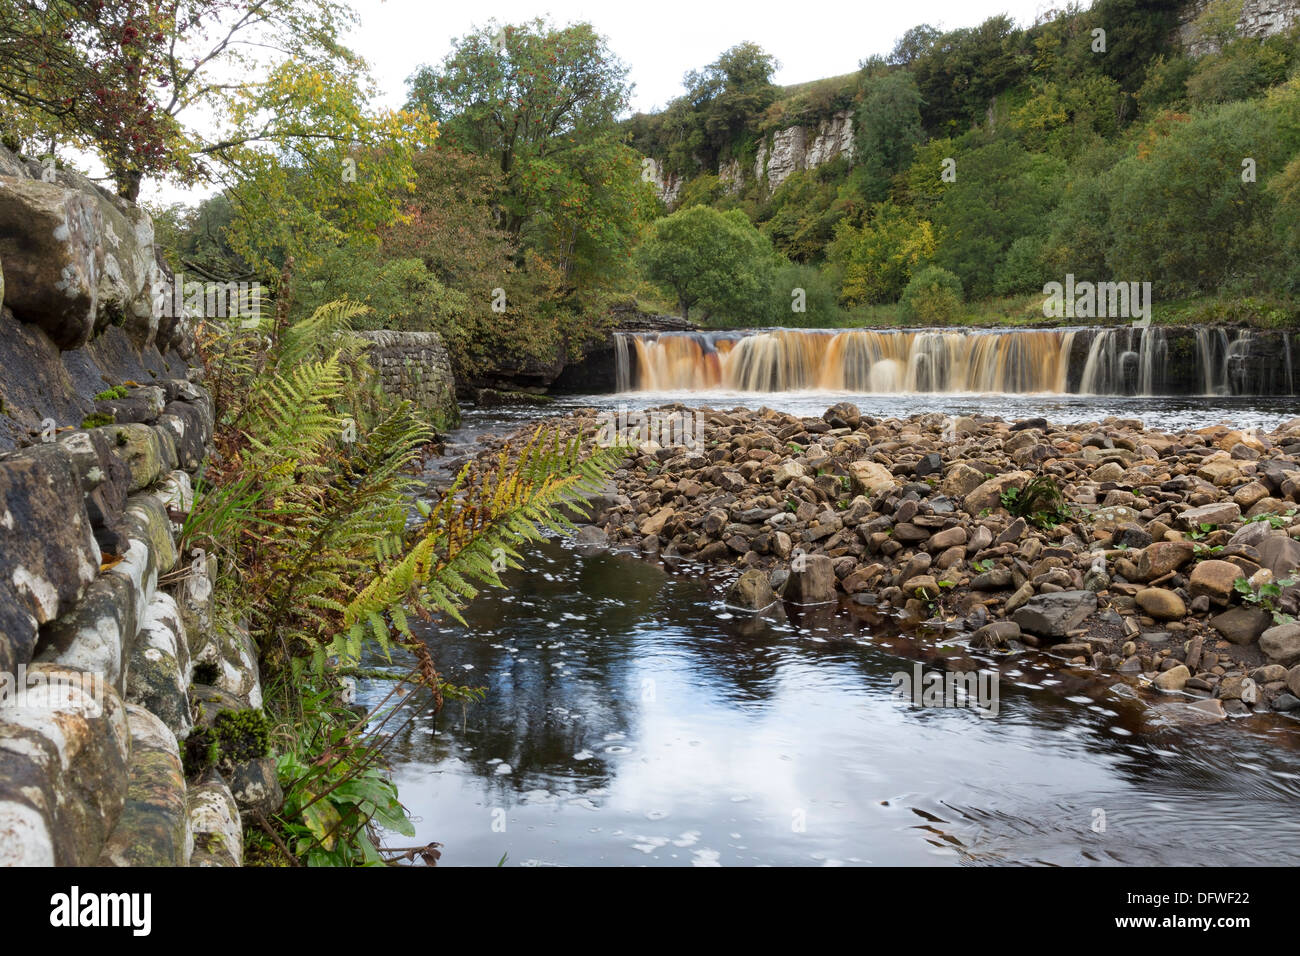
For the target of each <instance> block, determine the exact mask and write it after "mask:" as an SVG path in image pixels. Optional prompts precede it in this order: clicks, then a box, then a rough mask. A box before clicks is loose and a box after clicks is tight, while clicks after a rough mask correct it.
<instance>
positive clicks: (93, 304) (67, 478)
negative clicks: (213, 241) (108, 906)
mask: <svg viewBox="0 0 1300 956" xmlns="http://www.w3.org/2000/svg"><path fill="white" fill-rule="evenodd" d="M43 173H44V177H45V178H42V174H43ZM0 270H2V271H3V275H4V277H5V281H4V282H3V284H2V285H0V864H3V865H27V864H46V865H94V864H100V865H108V866H130V865H159V864H164V865H186V864H195V865H232V864H238V863H239V862H240V861H241V859H242V853H243V843H242V827H241V820H240V811H241V809H245V808H249V807H257V808H259V809H272V808H274V806H275V805H276V801H277V799H278V784H277V783H276V781H275V773H274V764H273V761H272V760H271V759H270V758H269V757H260V758H256V759H250V760H247V761H244V762H242V763H240V764H238V765H235V764H231V763H227V764H225V765H221V766H219V768H218V769H215V770H214V769H206V768H205V770H204V772H203V774H202V775H201V776H199V775H197V774H196V776H195V778H194V779H192V780H187V779H186V774H185V770H184V761H183V760H182V756H181V753H182V748H183V746H184V742H185V741H186V739H187V738H189V737H190V735H191V734H192V733H193V732H194V728H195V727H196V726H203V725H204V724H205V723H211V722H212V721H213V720H214V719H215V718H216V714H217V713H220V712H222V711H236V712H240V711H249V710H259V709H260V706H261V687H260V678H259V675H258V667H257V654H256V649H255V647H254V646H253V643H252V641H251V639H250V638H249V635H248V633H247V631H246V630H244V629H242V628H240V627H239V626H237V625H236V624H233V623H230V622H224V621H222V620H221V615H220V614H219V613H217V609H214V608H213V606H212V593H213V588H212V582H213V572H214V570H215V569H214V566H213V561H212V560H211V559H210V558H209V557H208V556H206V555H202V554H193V555H181V554H179V553H178V550H177V541H178V538H179V532H180V529H181V527H182V524H183V522H184V521H185V519H186V517H187V515H188V514H189V512H190V510H191V508H192V506H193V500H194V492H193V484H194V479H195V476H196V475H197V474H199V473H200V472H201V470H202V468H203V467H204V463H205V461H206V459H207V456H208V449H209V444H210V440H211V437H212V429H213V408H212V402H211V399H210V397H209V395H208V393H207V392H206V391H205V390H204V389H203V388H202V386H201V384H199V382H197V381H193V380H191V377H192V370H191V369H190V368H189V366H188V364H187V361H186V359H187V357H188V356H189V355H190V354H192V351H193V341H192V335H191V332H190V330H189V329H188V328H187V327H186V325H185V323H184V322H183V321H182V320H176V319H170V318H168V317H167V316H165V315H163V314H161V310H160V308H159V306H158V303H159V300H160V298H161V297H160V296H159V295H158V294H157V293H158V291H159V285H160V283H165V282H166V281H167V279H168V274H167V272H166V269H165V266H164V265H163V264H162V261H161V258H160V256H159V255H158V252H157V250H156V248H155V246H154V243H153V225H152V223H151V222H150V220H149V217H148V215H147V214H146V213H144V212H143V211H142V210H140V209H138V208H136V207H134V206H132V205H131V204H129V203H125V202H123V201H121V200H118V199H116V198H115V197H112V196H109V195H107V194H106V193H104V192H102V191H100V190H99V189H98V188H97V187H95V186H94V185H93V184H91V183H89V182H88V181H87V180H84V179H82V178H81V177H79V176H76V175H75V174H71V173H66V172H56V171H54V170H49V171H48V172H47V171H44V170H43V169H42V167H41V166H40V165H39V164H36V163H34V162H31V161H28V160H23V159H21V158H19V157H16V156H14V155H13V154H11V153H8V152H6V151H3V150H0ZM214 700H215V701H217V702H219V706H217V707H215V708H214V706H213V703H212V702H213V701H214Z"/></svg>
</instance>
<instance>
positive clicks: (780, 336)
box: [614, 326, 1294, 395]
mask: <svg viewBox="0 0 1300 956" xmlns="http://www.w3.org/2000/svg"><path fill="white" fill-rule="evenodd" d="M614 344H615V348H614V352H615V362H616V364H617V367H616V378H617V382H618V389H619V391H627V390H629V389H632V388H636V389H641V390H646V391H702V390H728V391H749V392H782V391H797V390H803V389H814V390H826V391H848V392H866V393H891V392H975V393H988V392H1014V393H1066V392H1077V393H1083V394H1097V395H1164V394H1197V393H1199V394H1203V395H1223V394H1233V395H1245V394H1291V393H1293V392H1294V376H1293V374H1292V367H1291V354H1290V340H1289V339H1288V338H1287V337H1286V336H1285V335H1280V336H1279V334H1278V333H1271V332H1263V333H1254V332H1252V330H1244V329H1221V328H1196V329H1180V328H1176V329H1165V328H1157V327H1154V326H1147V327H1145V328H1137V327H1133V326H1118V327H1111V328H1073V329H1048V330H1044V329H1009V330H965V329H962V330H957V329H913V330H879V329H843V330H841V329H765V330H749V329H746V330H728V331H720V332H622V333H615V336H614ZM1085 349H1086V352H1084V350H1085ZM1076 353H1083V354H1082V362H1081V365H1082V367H1081V368H1080V367H1079V360H1078V358H1077V357H1076ZM1072 360H1073V361H1074V364H1073V365H1072Z"/></svg>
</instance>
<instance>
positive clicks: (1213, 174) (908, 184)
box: [624, 0, 1300, 325]
mask: <svg viewBox="0 0 1300 956" xmlns="http://www.w3.org/2000/svg"><path fill="white" fill-rule="evenodd" d="M772 62H773V58H772V56H771V55H770V54H769V53H768V52H767V51H763V50H761V49H759V48H757V47H755V46H753V45H752V44H741V45H739V46H736V47H733V48H732V49H730V50H728V51H727V52H726V53H724V54H723V55H722V56H720V57H719V59H718V60H717V61H715V62H714V63H713V64H710V65H709V66H708V67H706V68H705V69H704V70H703V71H700V72H698V73H693V74H690V75H688V77H687V78H686V85H687V90H686V92H685V94H684V95H683V96H682V97H681V98H680V99H678V100H676V101H674V102H672V103H671V104H670V105H669V106H668V108H667V109H665V110H664V111H663V112H660V113H657V114H653V115H644V114H642V115H637V116H635V117H633V118H632V119H631V120H629V121H627V122H626V123H625V124H624V131H625V136H626V138H627V141H628V143H629V144H631V145H632V146H633V147H634V148H636V149H638V150H639V151H641V152H642V153H643V154H644V155H645V156H647V157H648V162H647V163H646V172H647V176H648V178H650V179H652V180H653V182H654V185H655V188H656V191H657V193H658V195H659V198H660V199H661V201H662V202H663V203H664V204H665V207H666V210H667V211H668V212H672V211H674V210H682V209H685V208H688V207H690V206H694V205H700V204H702V205H705V206H709V207H711V208H714V209H716V210H718V211H719V212H726V211H728V210H732V209H736V210H740V211H741V212H742V213H743V214H744V217H745V219H747V220H748V221H749V222H750V223H752V224H753V226H754V227H756V229H757V230H758V231H759V233H761V235H762V236H763V237H764V238H765V239H766V240H767V242H769V243H770V245H771V247H772V250H773V252H774V254H775V255H776V256H777V257H778V264H777V266H776V269H777V271H778V272H779V273H781V274H782V276H783V280H782V281H778V282H777V285H778V286H782V288H779V289H776V290H774V291H773V293H772V295H771V296H769V297H768V299H767V300H766V301H765V302H764V303H762V304H756V303H754V302H752V301H750V302H748V303H738V302H731V303H729V302H725V301H722V299H718V300H717V301H715V302H713V303H712V306H713V307H711V308H710V307H709V303H703V302H702V303H701V304H700V306H698V307H697V310H696V311H695V312H693V313H692V315H693V316H695V317H698V318H700V319H703V320H705V321H709V322H713V323H723V324H761V323H762V322H764V321H767V322H772V323H774V324H787V325H817V324H822V325H835V324H857V323H867V324H878V323H882V322H883V323H885V324H891V323H895V322H910V323H916V324H929V323H952V322H969V321H976V322H979V323H981V324H984V323H1005V322H1008V321H1009V322H1012V323H1021V322H1026V321H1037V320H1042V319H1044V316H1043V313H1042V290H1043V287H1044V285H1045V284H1046V283H1048V282H1051V281H1058V282H1062V283H1063V282H1064V281H1065V279H1066V276H1067V275H1075V276H1078V277H1080V278H1087V279H1090V280H1094V281H1104V280H1107V279H1122V280H1124V281H1138V282H1143V281H1147V282H1151V283H1152V284H1153V290H1154V293H1153V294H1154V298H1155V300H1156V303H1157V321H1159V320H1160V319H1162V318H1165V317H1169V318H1173V317H1174V316H1175V315H1177V316H1178V317H1179V318H1180V319H1183V320H1186V319H1188V318H1190V319H1191V320H1193V321H1195V320H1197V319H1201V318H1205V319H1208V318H1212V317H1215V316H1217V317H1220V318H1221V317H1222V316H1221V315H1220V314H1219V313H1218V312H1216V309H1218V308H1219V306H1218V303H1219V300H1221V299H1231V300H1233V301H1234V302H1235V301H1237V300H1239V299H1241V298H1242V297H1253V298H1258V299H1260V300H1261V301H1259V302H1255V303H1253V304H1251V305H1250V306H1249V307H1247V308H1244V309H1238V310H1236V311H1234V312H1233V313H1232V315H1231V316H1229V317H1230V318H1231V319H1238V318H1239V319H1243V320H1245V321H1251V322H1255V323H1257V324H1277V323H1279V322H1281V323H1293V322H1294V321H1295V318H1296V311H1295V308H1294V305H1293V303H1292V297H1293V296H1294V294H1295V293H1296V291H1297V288H1298V285H1297V283H1298V281H1300V276H1298V275H1297V273H1296V270H1295V267H1294V262H1295V256H1294V251H1295V250H1294V244H1295V234H1296V229H1295V228H1294V227H1295V224H1296V223H1297V222H1300V219H1297V218H1296V216H1297V211H1298V210H1300V192H1297V186H1298V185H1300V166H1298V165H1297V163H1296V156H1297V147H1298V146H1300V80H1297V65H1298V64H1300V4H1297V3H1296V2H1294V0H1244V2H1243V0H1235V2H1234V0H1213V2H1206V0H1197V2H1191V3H1188V2H1177V0H1163V2H1161V0H1156V2H1140V0H1101V2H1098V3H1096V4H1094V5H1093V6H1092V7H1090V8H1089V9H1087V10H1083V11H1075V12H1065V13H1061V12H1055V13H1053V14H1049V15H1046V16H1045V17H1044V18H1043V19H1040V21H1039V22H1037V23H1035V24H1032V25H1029V26H1026V27H1019V26H1016V25H1015V24H1014V23H1012V22H1011V21H1010V20H1009V19H1008V18H1006V17H993V18H990V19H989V20H986V21H985V22H984V23H982V24H980V25H979V26H977V27H974V28H964V29H958V30H952V31H948V32H940V31H938V30H936V29H934V28H932V27H930V26H927V25H924V24H922V25H918V26H916V27H914V28H912V29H911V30H909V31H908V32H907V33H906V34H905V35H904V36H903V37H902V38H900V39H899V40H898V42H897V44H896V46H895V48H894V50H893V51H892V52H891V54H890V55H889V56H888V57H886V58H883V59H882V58H873V59H868V60H866V61H864V63H863V65H862V68H861V70H859V71H858V72H857V73H853V74H846V75H843V76H837V77H830V78H827V79H823V80H817V81H812V82H808V83H801V84H797V85H794V86H788V87H778V86H775V85H773V84H772V83H771V82H770V76H771V67H772ZM1169 185H1172V186H1173V187H1174V188H1173V189H1169V188H1166V187H1167V186H1169ZM781 263H786V264H785V265H782V264H781ZM922 274H923V275H924V278H925V280H926V281H925V283H924V284H923V286H924V287H923V288H918V289H917V290H915V291H916V295H913V296H905V292H906V291H907V288H908V286H909V284H910V283H911V282H912V280H913V278H914V277H915V276H917V275H922ZM953 277H955V280H954V279H953ZM651 278H652V279H654V278H656V277H655V276H654V275H652V276H651ZM657 279H658V282H659V285H660V287H662V285H663V282H664V277H663V276H662V275H659V276H658V277H657ZM669 284H671V282H669ZM794 287H798V288H803V289H804V290H805V293H806V294H805V296H804V303H803V304H804V311H802V312H800V311H798V310H797V309H795V310H793V311H791V312H790V314H788V315H787V314H786V312H787V311H789V310H787V308H786V306H787V304H788V303H789V302H790V299H791V292H790V289H791V288H794ZM649 294H650V295H651V296H652V297H653V295H654V293H653V292H650V293H649ZM1026 297H1028V298H1026ZM715 298H717V297H715ZM971 303H974V305H972V304H971ZM1189 303H1197V304H1199V306H1204V309H1205V312H1204V315H1201V314H1200V313H1198V312H1197V310H1196V308H1192V314H1191V315H1190V316H1189V315H1188V308H1189ZM845 310H847V311H845ZM1220 312H1221V310H1220ZM1095 317H1096V318H1099V319H1107V318H1129V316H1106V315H1097V316H1095Z"/></svg>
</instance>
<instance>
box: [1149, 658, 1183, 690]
mask: <svg viewBox="0 0 1300 956" xmlns="http://www.w3.org/2000/svg"><path fill="white" fill-rule="evenodd" d="M1191 676H1192V672H1191V671H1189V670H1188V669H1187V666H1186V665H1185V664H1178V665H1176V666H1174V667H1171V668H1169V670H1167V671H1161V672H1160V673H1159V674H1157V675H1156V679H1155V680H1154V681H1152V683H1153V684H1155V686H1156V687H1158V688H1159V689H1160V690H1164V691H1179V690H1182V689H1183V688H1184V687H1185V686H1187V680H1188V678H1190V677H1191Z"/></svg>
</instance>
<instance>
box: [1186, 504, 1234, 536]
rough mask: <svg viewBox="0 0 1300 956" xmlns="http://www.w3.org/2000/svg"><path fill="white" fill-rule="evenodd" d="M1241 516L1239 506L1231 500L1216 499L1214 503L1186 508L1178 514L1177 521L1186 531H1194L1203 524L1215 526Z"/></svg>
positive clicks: (1230, 521)
mask: <svg viewBox="0 0 1300 956" xmlns="http://www.w3.org/2000/svg"><path fill="white" fill-rule="evenodd" d="M1240 518H1241V508H1240V507H1238V506H1237V504H1236V502H1233V501H1218V502H1215V503H1214V504H1208V505H1201V506H1200V507H1199V508H1188V509H1187V510H1186V511H1184V512H1183V513H1182V514H1180V515H1179V516H1178V523H1179V524H1180V525H1182V527H1183V528H1185V529H1186V530H1188V531H1195V530H1196V529H1197V528H1199V527H1200V526H1201V525H1203V524H1208V525H1214V526H1215V527H1216V528H1217V527H1220V526H1222V525H1225V524H1231V523H1232V522H1234V521H1237V520H1239V519H1240Z"/></svg>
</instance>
